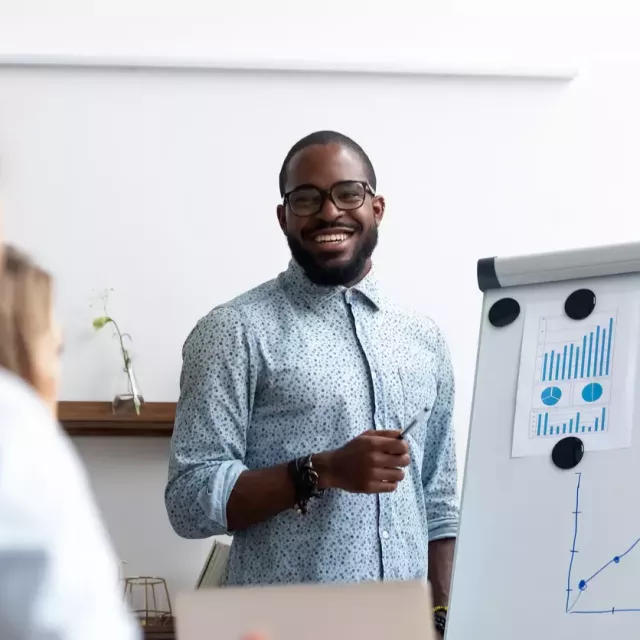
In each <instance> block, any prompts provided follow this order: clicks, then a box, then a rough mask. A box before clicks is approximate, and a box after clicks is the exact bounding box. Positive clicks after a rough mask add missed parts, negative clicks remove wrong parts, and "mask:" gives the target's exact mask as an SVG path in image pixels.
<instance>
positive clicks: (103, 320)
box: [93, 316, 113, 331]
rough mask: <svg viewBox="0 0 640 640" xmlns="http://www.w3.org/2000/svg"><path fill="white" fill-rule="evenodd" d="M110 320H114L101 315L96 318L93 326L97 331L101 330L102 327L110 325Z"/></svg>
mask: <svg viewBox="0 0 640 640" xmlns="http://www.w3.org/2000/svg"><path fill="white" fill-rule="evenodd" d="M110 322H113V320H112V319H111V318H110V317H109V316H100V317H99V318H95V319H94V321H93V328H94V329H95V330H96V331H100V329H102V328H103V327H105V326H106V325H108V324H109V323H110Z"/></svg>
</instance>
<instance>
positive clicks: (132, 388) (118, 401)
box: [111, 361, 144, 415]
mask: <svg viewBox="0 0 640 640" xmlns="http://www.w3.org/2000/svg"><path fill="white" fill-rule="evenodd" d="M119 389H120V390H121V391H120V392H118V393H116V395H115V397H114V398H113V401H112V402H111V409H112V411H113V413H115V414H123V413H135V414H137V415H140V411H141V410H142V405H143V404H144V397H143V396H142V393H141V392H140V386H139V385H138V380H137V378H136V374H135V371H134V369H133V363H132V362H131V361H129V362H128V363H127V364H126V366H125V367H124V369H123V370H122V374H121V376H120V383H119Z"/></svg>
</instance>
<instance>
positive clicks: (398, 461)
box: [313, 431, 411, 493]
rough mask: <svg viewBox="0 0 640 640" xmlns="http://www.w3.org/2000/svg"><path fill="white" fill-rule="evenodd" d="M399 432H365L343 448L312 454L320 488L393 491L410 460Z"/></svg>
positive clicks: (406, 447)
mask: <svg viewBox="0 0 640 640" xmlns="http://www.w3.org/2000/svg"><path fill="white" fill-rule="evenodd" d="M399 436H400V432H399V431H366V432H365V433H363V434H361V435H359V436H358V437H357V438H354V439H353V440H351V441H350V442H348V443H347V444H346V445H344V447H341V448H340V449H336V450H334V451H327V452H324V453H320V454H318V455H315V456H313V465H314V467H315V468H316V470H317V471H318V475H319V477H320V487H321V488H333V489H343V490H344V491H349V492H351V493H390V492H391V491H395V490H396V489H397V487H398V483H399V482H401V481H402V479H403V478H404V471H403V467H408V466H409V464H410V463H411V459H410V457H409V447H408V445H407V443H406V442H405V441H404V440H399V439H398V437H399Z"/></svg>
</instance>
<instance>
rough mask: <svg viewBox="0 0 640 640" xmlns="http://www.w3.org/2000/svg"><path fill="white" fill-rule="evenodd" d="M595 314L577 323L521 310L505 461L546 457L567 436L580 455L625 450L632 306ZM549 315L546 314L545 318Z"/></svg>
mask: <svg viewBox="0 0 640 640" xmlns="http://www.w3.org/2000/svg"><path fill="white" fill-rule="evenodd" d="M604 302H605V301H602V300H601V297H599V298H598V307H597V308H596V310H595V311H594V312H593V313H592V314H591V315H590V316H589V317H588V318H586V319H584V320H579V321H576V320H572V319H570V318H568V317H567V316H566V315H564V314H561V313H557V312H555V313H554V312H553V310H554V309H556V308H557V303H548V304H539V305H532V306H530V307H528V308H527V309H526V316H525V323H524V333H523V339H522V348H521V354H520V371H519V376H518V392H517V399H516V415H515V423H514V431H513V445H512V456H513V457H514V458H517V457H524V456H534V455H544V454H548V453H550V451H551V449H552V448H553V446H554V445H555V444H556V442H557V441H558V440H559V439H561V438H563V437H567V436H570V435H577V436H579V437H580V439H581V440H582V441H583V443H584V446H585V450H586V451H589V450H603V449H619V448H625V447H629V446H630V444H631V432H632V424H633V423H632V420H633V409H634V405H635V401H634V388H635V363H636V358H637V339H636V332H637V304H636V303H635V300H634V301H629V302H627V303H626V304H622V305H620V304H617V305H606V303H604ZM550 310H551V311H552V312H551V313H550Z"/></svg>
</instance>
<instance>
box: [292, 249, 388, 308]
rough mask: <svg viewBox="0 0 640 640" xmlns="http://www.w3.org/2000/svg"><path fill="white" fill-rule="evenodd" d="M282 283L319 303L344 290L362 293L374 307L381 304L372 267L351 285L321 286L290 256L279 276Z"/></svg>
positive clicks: (378, 306)
mask: <svg viewBox="0 0 640 640" xmlns="http://www.w3.org/2000/svg"><path fill="white" fill-rule="evenodd" d="M281 278H282V281H283V283H284V285H285V286H286V287H287V289H289V290H290V291H291V292H292V293H294V294H297V295H302V296H304V297H305V298H307V300H309V301H310V302H313V303H315V304H320V303H321V302H323V301H324V300H328V299H329V298H333V297H334V296H335V295H338V294H340V293H343V292H345V291H349V290H350V291H357V292H358V293H360V294H362V295H363V296H364V297H365V298H366V299H367V300H368V301H369V302H370V303H371V304H372V305H373V306H374V307H375V308H376V309H379V308H380V306H381V304H382V295H381V294H380V289H379V286H378V282H377V278H376V276H375V273H374V270H373V268H371V270H370V271H369V273H368V274H367V275H366V276H365V277H364V278H362V280H360V282H357V283H356V284H354V285H353V286H352V287H344V286H341V285H338V286H323V285H319V284H315V283H314V282H311V280H309V278H308V277H307V275H306V274H305V272H304V270H303V268H302V267H301V266H300V265H299V264H298V263H297V262H296V261H295V260H294V259H293V258H292V259H291V261H290V262H289V266H288V268H287V270H286V271H285V272H284V273H283V274H282V276H281Z"/></svg>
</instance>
